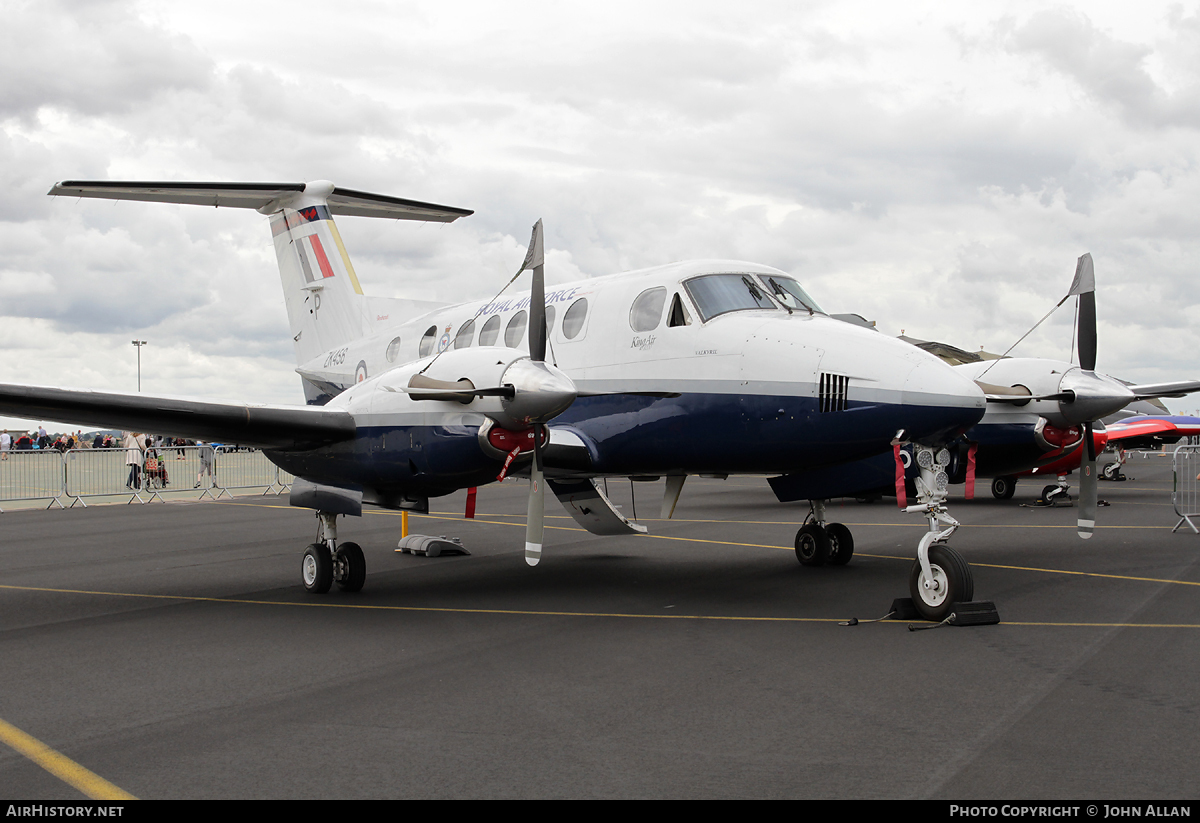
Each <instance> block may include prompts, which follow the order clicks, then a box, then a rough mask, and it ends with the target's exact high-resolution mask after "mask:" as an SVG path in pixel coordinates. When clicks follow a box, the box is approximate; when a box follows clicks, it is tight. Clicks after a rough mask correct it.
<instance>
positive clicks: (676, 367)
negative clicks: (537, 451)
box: [297, 260, 984, 414]
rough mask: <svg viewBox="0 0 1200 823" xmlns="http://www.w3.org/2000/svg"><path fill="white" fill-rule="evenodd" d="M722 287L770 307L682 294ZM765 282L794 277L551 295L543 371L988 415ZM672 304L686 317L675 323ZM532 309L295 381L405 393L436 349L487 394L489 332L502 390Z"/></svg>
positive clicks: (622, 278)
mask: <svg viewBox="0 0 1200 823" xmlns="http://www.w3.org/2000/svg"><path fill="white" fill-rule="evenodd" d="M714 274H735V275H738V276H739V277H741V276H745V277H746V278H748V279H749V280H750V281H751V283H752V284H753V285H755V286H756V287H757V288H758V289H759V290H760V291H761V292H762V293H763V294H764V295H766V299H764V300H761V301H760V302H762V303H763V304H764V306H765V307H762V308H749V309H740V310H733V311H728V312H725V313H721V314H717V315H715V316H712V317H710V318H709V319H708V320H707V321H705V320H703V319H702V317H703V314H702V312H701V311H700V308H699V307H698V306H697V304H696V302H695V300H694V297H693V295H692V294H691V293H690V292H689V289H688V288H687V287H686V285H685V284H686V283H687V282H688V281H690V280H692V279H693V278H698V277H703V276H705V275H714ZM768 277H775V278H786V277H787V275H786V274H784V273H783V272H781V271H779V270H778V269H773V268H771V267H769V266H762V265H757V264H753V263H744V262H734V261H720V260H707V261H688V262H682V263H673V264H669V265H666V266H658V267H655V268H651V269H644V270H640V271H634V272H627V273H623V274H616V275H610V276H607V277H599V278H593V279H587V280H581V281H577V282H574V283H568V284H565V285H562V286H558V287H553V288H548V289H547V292H546V305H547V306H548V307H550V308H551V309H552V310H553V316H552V317H548V326H549V335H548V337H549V349H548V355H547V359H548V360H551V361H552V362H555V363H556V364H557V365H558V367H559V368H561V369H562V370H563V371H564V372H566V373H567V374H569V375H570V377H571V378H572V380H574V381H575V383H576V385H577V387H578V388H579V389H580V390H581V391H655V392H704V393H718V394H747V395H750V394H770V395H777V394H782V395H786V396H791V397H797V396H799V397H810V398H817V397H818V395H819V393H820V392H821V380H822V378H821V375H823V374H824V375H836V376H838V377H842V378H845V379H846V380H845V382H844V384H843V385H844V390H843V391H844V397H843V398H842V399H843V400H844V401H847V402H853V401H858V402H865V403H884V404H907V405H915V406H921V405H928V406H942V407H965V408H978V409H982V408H983V406H984V401H983V397H982V393H981V392H980V391H979V390H978V389H977V388H976V387H975V385H974V384H973V383H972V382H971V381H970V380H966V379H963V378H960V377H959V376H957V375H956V374H955V373H954V372H953V371H952V370H951V369H949V368H948V367H946V366H945V365H944V364H942V363H941V362H940V361H939V360H937V358H935V357H933V356H932V355H929V354H927V353H926V352H923V351H921V350H919V349H915V348H913V347H912V346H909V345H907V344H905V343H902V342H900V341H896V340H892V339H891V338H888V337H886V336H884V335H881V334H878V333H876V332H874V331H871V330H867V329H863V328H858V327H856V326H852V325H849V324H846V323H843V322H841V321H838V320H834V319H832V318H830V317H828V316H827V315H825V314H823V313H820V312H814V313H810V312H809V311H808V310H807V309H804V308H794V309H792V311H791V312H790V313H789V312H788V310H787V309H786V308H785V307H784V306H783V305H782V303H781V302H779V301H777V300H775V299H773V298H771V297H770V290H769V287H768V285H767V282H768V281H767V280H766V278H768ZM659 290H661V291H662V292H663V295H662V299H661V301H660V302H659V303H658V309H657V315H658V316H657V318H656V319H655V318H651V319H647V318H646V317H645V313H644V312H643V315H642V316H641V317H640V318H639V319H638V320H636V321H635V319H634V318H633V317H632V316H631V312H632V310H633V307H634V305H635V302H637V301H638V299H639V297H640V296H642V295H646V294H647V293H648V292H655V291H659ZM580 300H586V311H583V309H582V308H577V309H576V310H575V311H576V312H583V313H582V317H581V318H573V319H575V320H576V322H573V323H572V324H571V328H566V329H565V328H564V319H565V317H566V315H567V314H568V313H569V312H571V310H572V306H575V305H576V304H577V303H578V301H580ZM676 300H678V302H679V304H681V306H682V314H680V313H679V312H678V311H675V312H674V313H673V311H672V310H673V309H675V307H676ZM649 302H651V303H653V302H654V301H653V300H650V301H649ZM528 303H529V298H528V296H527V295H514V296H511V297H501V298H499V299H497V300H494V301H476V302H472V303H463V304H460V305H456V306H448V307H446V308H443V309H440V310H437V311H434V312H430V313H428V314H425V315H423V316H421V317H419V318H417V319H415V320H411V321H409V322H406V323H402V324H399V325H397V326H394V327H392V328H388V329H386V330H383V331H379V332H376V333H375V334H373V335H371V336H368V337H364V338H362V339H360V340H358V341H355V342H352V343H349V344H347V345H346V346H343V347H340V348H338V349H334V350H331V351H329V352H325V353H323V354H322V355H320V356H319V357H317V358H314V359H313V360H312V361H310V362H309V363H306V364H304V365H303V366H301V367H300V368H299V369H297V371H298V372H300V373H301V374H302V375H304V376H305V377H306V378H308V379H310V380H314V381H320V382H322V383H324V384H327V385H330V386H331V387H334V386H336V387H339V388H341V387H346V386H348V385H350V384H351V383H352V382H354V381H355V379H356V378H357V380H358V381H360V382H361V381H368V382H370V383H372V384H375V383H376V380H375V378H378V377H380V375H385V377H384V379H383V381H382V383H383V384H386V385H392V386H396V385H403V380H402V379H401V377H403V378H404V379H406V378H407V376H408V375H410V374H412V373H414V372H415V371H418V370H420V368H423V367H424V366H425V365H427V364H428V362H429V354H428V353H426V352H422V348H421V347H422V341H423V340H424V341H425V345H426V346H430V344H432V347H433V349H434V351H435V352H436V351H440V352H442V356H441V357H440V358H439V359H438V361H437V362H436V363H435V364H434V365H433V366H432V367H430V368H429V369H428V370H427V371H426V375H428V376H431V377H436V378H439V379H447V380H457V379H459V378H461V377H464V376H470V377H471V378H472V379H473V380H475V382H476V385H477V386H479V385H481V384H480V377H479V373H478V372H477V371H476V370H475V369H477V368H479V366H475V367H473V368H472V369H471V372H472V373H471V374H469V375H468V374H467V372H466V371H464V365H461V364H464V363H465V359H470V360H472V361H475V360H476V359H477V357H476V356H474V355H472V354H471V353H470V350H471V349H479V348H480V346H479V338H480V334H481V332H482V330H483V329H485V328H488V326H489V322H490V324H491V328H492V329H494V330H496V333H495V336H494V338H492V339H491V340H488V341H486V342H491V343H492V344H493V346H495V347H497V348H498V349H499V350H496V349H492V347H485V348H488V349H492V351H491V352H490V353H487V354H485V353H484V352H479V353H478V358H479V359H480V361H481V362H482V361H487V362H490V363H492V364H494V365H495V366H496V369H497V371H496V375H497V377H498V375H499V373H500V371H502V368H500V366H499V363H500V362H504V363H505V364H507V362H511V360H512V359H514V358H515V357H518V356H522V355H524V354H525V353H526V352H527V334H526V333H525V332H524V330H523V327H522V329H521V331H520V332H519V333H517V334H513V335H511V336H510V337H509V342H511V343H515V344H516V345H515V346H512V347H509V346H506V345H505V337H506V334H505V332H506V330H508V329H509V326H510V324H511V323H513V322H514V318H517V316H518V315H519V314H521V313H522V312H524V313H525V315H526V316H527V313H528ZM710 310H711V309H710ZM493 318H496V319H493ZM672 321H675V322H674V324H673V323H672ZM468 323H473V329H471V330H470V331H469V332H464V331H463V327H464V326H465V325H466V324H468ZM635 325H636V326H637V328H635ZM572 332H573V334H572ZM460 335H461V337H460ZM456 346H457V347H456ZM504 349H509V351H508V352H507V353H506V352H505V351H503V350H504ZM389 354H390V355H391V358H390V359H389ZM423 354H424V356H422V355H423ZM389 372H395V374H392V375H388V374H387V373H389ZM831 385H832V384H831ZM364 388H366V387H364ZM331 393H332V392H331ZM356 396H358V397H363V394H362V393H361V392H359V391H350V392H347V393H346V395H345V396H342V397H340V398H338V401H337V402H336V403H335V404H333V405H334V407H345V408H348V409H350V410H357V411H363V412H365V411H366V409H364V408H363V407H362V405H361V401H360V403H354V402H352V401H353V400H354V398H355V397H356ZM414 402H415V403H416V405H413V404H414ZM489 402H494V401H489V400H488V399H486V398H480V399H478V400H476V401H474V402H473V403H472V404H470V408H471V410H476V409H483V408H486V407H487V406H488V404H489ZM431 406H436V407H444V408H445V409H446V410H451V409H453V410H455V411H458V412H464V411H467V408H466V407H464V406H463V405H462V404H459V403H454V402H447V403H433V404H431V403H430V402H429V401H411V400H409V399H408V398H407V397H406V396H405V395H404V394H403V393H390V392H389V393H388V397H387V398H386V400H380V399H376V400H375V404H374V405H373V406H372V407H371V412H372V413H378V412H382V411H383V410H384V409H385V408H386V409H387V410H388V411H389V412H393V413H402V412H404V411H406V410H409V411H413V412H419V413H421V414H424V413H425V412H432V411H434V409H433V408H430V407H431Z"/></svg>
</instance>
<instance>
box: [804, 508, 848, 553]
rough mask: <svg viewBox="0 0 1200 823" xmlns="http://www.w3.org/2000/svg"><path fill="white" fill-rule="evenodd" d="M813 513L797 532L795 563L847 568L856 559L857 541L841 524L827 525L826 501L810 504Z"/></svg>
mask: <svg viewBox="0 0 1200 823" xmlns="http://www.w3.org/2000/svg"><path fill="white" fill-rule="evenodd" d="M809 506H810V507H811V511H810V512H809V514H808V517H807V518H805V520H804V525H803V526H801V527H800V530H799V531H797V532H796V559H797V560H799V561H800V565H802V566H823V565H825V564H826V563H828V564H829V565H831V566H844V565H846V564H847V563H849V562H850V558H851V557H853V556H854V537H853V535H851V534H850V529H848V528H846V527H845V526H844V525H842V524H841V523H826V522H825V501H824V500H810V501H809Z"/></svg>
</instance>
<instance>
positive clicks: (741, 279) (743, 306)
mask: <svg viewBox="0 0 1200 823" xmlns="http://www.w3.org/2000/svg"><path fill="white" fill-rule="evenodd" d="M683 286H684V288H685V289H687V293H688V294H689V295H690V296H691V298H692V302H694V303H695V304H696V309H697V310H698V311H699V312H700V319H701V320H702V321H704V322H705V323H707V322H708V321H709V320H712V319H713V318H714V317H716V316H717V315H719V314H725V313H726V312H731V311H748V310H751V309H775V310H776V311H778V307H777V306H776V305H775V304H774V303H773V302H771V298H770V297H768V296H767V295H766V294H765V293H764V291H763V289H762V287H761V286H760V285H759V283H758V282H757V281H756V280H754V279H753V278H752V277H751V276H750V275H748V274H705V275H702V276H700V277H693V278H692V279H691V280H687V281H684V284H683Z"/></svg>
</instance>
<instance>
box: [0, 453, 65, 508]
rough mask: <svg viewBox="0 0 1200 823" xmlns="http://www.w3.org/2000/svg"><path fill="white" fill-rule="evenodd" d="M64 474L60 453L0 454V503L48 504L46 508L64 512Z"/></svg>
mask: <svg viewBox="0 0 1200 823" xmlns="http://www.w3.org/2000/svg"><path fill="white" fill-rule="evenodd" d="M63 472H64V469H63V461H62V455H60V454H59V453H58V452H43V451H25V450H19V451H7V452H0V500H49V501H50V502H49V503H48V504H46V508H50V507H51V506H54V505H57V506H58V507H59V508H64V507H63V504H62V500H61V499H60V498H61V497H62V495H63ZM0 511H3V509H0Z"/></svg>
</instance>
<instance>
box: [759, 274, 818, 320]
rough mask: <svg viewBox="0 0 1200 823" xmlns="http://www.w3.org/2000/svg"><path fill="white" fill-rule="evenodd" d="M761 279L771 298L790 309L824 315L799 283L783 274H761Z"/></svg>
mask: <svg viewBox="0 0 1200 823" xmlns="http://www.w3.org/2000/svg"><path fill="white" fill-rule="evenodd" d="M759 278H761V279H762V281H763V282H764V283H766V285H767V288H768V289H769V290H770V292H771V296H772V297H774V298H775V299H776V300H778V301H779V302H780V303H782V304H783V305H784V306H786V307H787V308H789V309H803V310H805V311H807V312H808V313H809V314H812V313H813V312H817V313H819V314H824V313H825V312H824V311H822V310H821V307H820V306H818V305H817V301H816V300H813V299H812V298H811V297H809V296H808V292H806V291H805V290H804V289H803V288H802V287H801V286H800V284H799V283H797V282H796V281H795V280H793V279H792V278H790V277H785V276H783V275H781V274H760V275H759Z"/></svg>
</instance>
